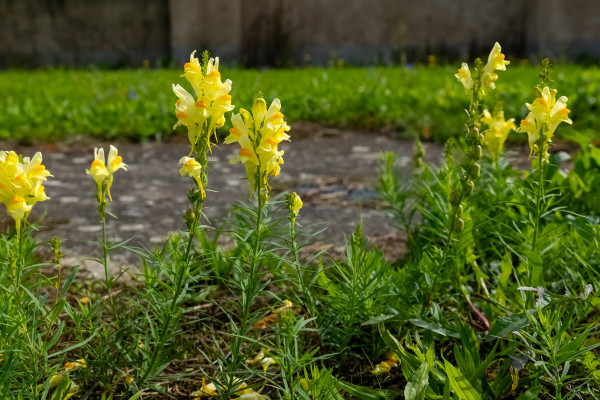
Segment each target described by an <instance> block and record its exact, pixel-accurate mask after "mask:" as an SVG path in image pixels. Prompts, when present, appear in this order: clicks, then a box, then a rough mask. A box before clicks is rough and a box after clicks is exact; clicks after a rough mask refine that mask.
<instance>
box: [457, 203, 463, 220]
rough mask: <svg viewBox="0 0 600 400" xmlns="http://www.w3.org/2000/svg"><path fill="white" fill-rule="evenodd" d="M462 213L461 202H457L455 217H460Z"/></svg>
mask: <svg viewBox="0 0 600 400" xmlns="http://www.w3.org/2000/svg"><path fill="white" fill-rule="evenodd" d="M462 215H463V206H462V204H459V205H458V207H456V217H457V218H460V217H462Z"/></svg>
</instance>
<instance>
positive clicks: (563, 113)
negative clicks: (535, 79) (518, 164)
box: [518, 86, 573, 157]
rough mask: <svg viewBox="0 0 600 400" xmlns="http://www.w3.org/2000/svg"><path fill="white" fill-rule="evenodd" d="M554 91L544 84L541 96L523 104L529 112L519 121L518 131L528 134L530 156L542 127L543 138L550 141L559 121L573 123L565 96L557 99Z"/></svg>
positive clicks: (547, 141)
mask: <svg viewBox="0 0 600 400" xmlns="http://www.w3.org/2000/svg"><path fill="white" fill-rule="evenodd" d="M556 93H557V91H556V89H552V90H551V89H550V88H549V87H548V86H546V87H544V89H542V91H541V96H540V97H538V98H536V99H535V100H534V101H533V103H532V104H529V103H526V104H525V105H526V106H527V108H528V109H529V111H530V112H529V114H528V115H527V117H526V118H525V119H524V120H522V121H521V126H520V127H519V129H518V132H526V133H527V135H528V136H529V148H530V151H529V156H530V157H531V155H532V154H533V152H534V149H535V148H536V145H537V143H538V141H539V140H540V134H541V133H542V129H544V127H545V131H544V132H543V134H544V140H545V142H546V143H549V142H551V141H552V136H553V135H554V132H555V131H556V128H557V127H558V125H559V124H560V123H561V122H566V123H567V124H572V123H573V121H571V119H570V118H569V117H568V115H569V113H570V112H571V111H570V110H569V109H568V108H567V101H568V99H567V98H566V97H565V96H561V97H560V98H559V99H558V100H557V99H556Z"/></svg>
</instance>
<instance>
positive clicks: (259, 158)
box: [225, 97, 290, 192]
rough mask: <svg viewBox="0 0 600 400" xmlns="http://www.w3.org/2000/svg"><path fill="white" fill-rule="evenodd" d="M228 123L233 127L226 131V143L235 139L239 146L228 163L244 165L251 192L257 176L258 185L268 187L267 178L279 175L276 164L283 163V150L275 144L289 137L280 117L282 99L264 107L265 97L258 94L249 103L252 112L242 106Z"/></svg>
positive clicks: (278, 168) (284, 123) (287, 129)
mask: <svg viewBox="0 0 600 400" xmlns="http://www.w3.org/2000/svg"><path fill="white" fill-rule="evenodd" d="M231 123H232V124H233V128H231V129H230V130H229V136H227V137H226V138H225V144H229V143H235V142H237V143H239V144H240V146H241V149H240V150H239V152H238V156H237V157H234V158H232V159H231V160H230V161H231V163H232V164H235V163H238V162H241V163H243V164H244V166H245V167H246V175H247V176H248V181H249V182H250V190H251V191H252V192H254V189H255V181H256V177H257V176H258V177H259V178H260V179H261V182H260V184H261V186H263V187H266V188H268V187H269V185H268V182H267V177H268V176H277V175H279V171H280V166H279V165H280V164H283V150H279V149H278V147H277V146H278V145H279V143H281V142H282V141H284V140H289V139H290V137H289V135H288V134H287V132H288V131H289V130H290V127H289V126H288V124H286V122H285V121H284V120H283V114H282V113H281V102H280V101H279V99H275V100H273V102H272V103H271V105H270V107H269V108H268V109H267V103H266V102H265V100H264V99H263V98H262V97H258V98H256V100H255V101H254V104H253V105H252V113H250V112H248V111H246V110H244V109H243V108H242V109H241V110H240V113H239V114H235V115H234V116H232V117H231Z"/></svg>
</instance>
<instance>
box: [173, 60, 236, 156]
mask: <svg viewBox="0 0 600 400" xmlns="http://www.w3.org/2000/svg"><path fill="white" fill-rule="evenodd" d="M195 53H196V51H193V52H192V54H191V55H190V62H188V63H186V64H185V65H184V67H183V68H184V71H185V72H184V74H183V76H184V77H185V78H186V79H187V80H188V82H190V84H191V85H192V88H193V89H194V93H195V95H196V98H194V96H192V95H191V94H190V93H188V91H187V90H185V89H184V88H183V87H181V86H180V85H173V92H174V93H175V95H176V96H177V97H178V100H177V102H176V103H175V113H176V115H175V116H176V117H177V123H176V124H175V126H173V129H175V128H176V127H177V126H179V125H184V126H186V127H187V129H188V139H189V141H190V145H191V147H192V151H193V149H194V146H195V145H196V143H197V141H198V139H199V137H200V136H201V135H203V134H204V136H203V137H204V140H209V138H210V136H211V135H212V134H213V133H215V132H216V129H217V128H220V127H222V126H223V125H224V124H225V117H224V114H225V113H226V112H227V111H231V110H233V109H234V108H235V106H233V105H232V104H231V96H230V95H229V92H230V91H231V81H230V80H229V79H228V80H226V81H225V82H222V81H221V73H220V72H219V58H218V57H216V58H214V59H213V58H211V59H210V60H208V63H207V65H206V70H205V71H203V68H202V65H201V64H200V61H199V60H198V59H197V58H195V57H194V54H195ZM196 99H197V100H196ZM190 155H191V152H190Z"/></svg>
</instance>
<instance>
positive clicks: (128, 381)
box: [125, 375, 133, 386]
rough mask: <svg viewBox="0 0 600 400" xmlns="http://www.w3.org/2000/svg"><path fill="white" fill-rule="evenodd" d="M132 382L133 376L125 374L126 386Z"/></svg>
mask: <svg viewBox="0 0 600 400" xmlns="http://www.w3.org/2000/svg"><path fill="white" fill-rule="evenodd" d="M132 383H133V377H132V376H131V375H125V384H126V385H127V386H129V385H131V384H132Z"/></svg>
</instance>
